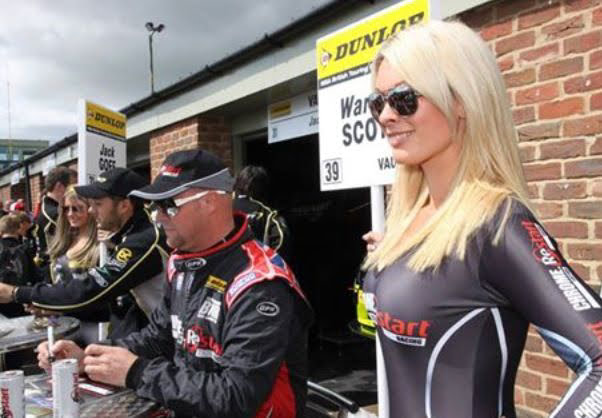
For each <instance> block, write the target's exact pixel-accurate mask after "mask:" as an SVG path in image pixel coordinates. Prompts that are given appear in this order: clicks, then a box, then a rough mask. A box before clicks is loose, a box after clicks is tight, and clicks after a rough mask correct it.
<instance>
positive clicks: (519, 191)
mask: <svg viewBox="0 0 602 418" xmlns="http://www.w3.org/2000/svg"><path fill="white" fill-rule="evenodd" d="M372 74H373V87H374V93H373V94H372V95H371V96H370V98H369V106H370V110H371V112H372V115H373V117H374V118H375V119H376V120H377V121H378V122H379V123H380V125H381V127H382V129H383V131H384V133H385V135H386V137H387V140H388V142H389V145H390V147H391V149H392V153H393V157H394V159H395V161H396V164H397V174H396V179H395V181H394V184H393V188H392V193H391V199H390V202H389V206H388V210H387V220H386V229H385V234H384V236H383V237H382V240H380V242H378V245H377V246H376V248H373V251H371V252H370V253H369V255H368V258H367V260H366V263H365V267H366V268H367V269H368V270H369V272H368V275H367V277H366V279H365V282H364V294H365V303H366V307H367V309H368V311H369V313H370V315H371V318H372V319H373V321H374V322H375V323H376V326H377V331H378V336H379V340H380V342H381V348H382V353H383V357H384V365H385V372H386V373H385V375H386V382H387V388H386V392H387V393H388V399H384V400H382V402H381V404H380V405H379V411H380V412H381V414H380V416H381V417H387V416H390V417H404V418H415V417H420V418H423V417H425V416H426V417H429V418H430V417H433V418H435V417H436V418H441V417H443V418H447V417H462V418H470V417H473V418H483V417H501V416H505V417H507V418H510V417H515V416H516V412H515V408H514V381H515V377H516V372H517V368H518V365H519V361H520V358H521V354H522V352H523V348H524V345H525V339H526V335H527V328H528V326H529V323H532V324H533V325H534V326H535V327H536V329H537V330H538V331H539V333H540V334H541V336H542V337H543V338H544V339H545V341H546V342H547V343H548V345H550V347H552V348H553V349H554V350H555V352H556V353H557V354H558V355H559V356H560V357H561V358H562V359H563V360H564V361H565V362H566V364H567V365H568V366H569V367H571V368H572V369H573V370H574V371H575V373H576V374H577V378H576V380H575V382H574V383H573V385H572V386H571V387H570V389H569V390H568V391H567V392H566V394H565V396H564V397H563V398H562V400H561V401H560V403H559V404H558V406H557V407H556V409H555V410H554V411H553V412H552V415H551V416H552V417H554V416H555V417H568V416H571V417H573V416H575V417H585V416H590V415H589V413H590V412H591V411H590V407H591V405H592V404H593V405H599V397H598V391H599V390H600V389H599V387H600V385H601V376H602V349H601V345H602V344H601V341H602V309H601V307H602V301H601V300H600V298H599V297H598V295H597V294H596V293H594V292H593V291H592V290H591V289H590V288H589V287H588V286H587V285H586V284H585V283H584V282H583V281H582V280H581V279H579V278H578V277H577V275H576V274H575V272H574V271H573V270H572V269H571V268H570V267H569V266H568V265H567V263H566V261H565V260H564V259H563V258H562V256H561V255H560V253H559V251H558V246H557V245H556V242H555V241H554V240H553V239H552V238H551V237H550V236H549V235H548V234H547V233H546V231H545V230H544V228H543V227H542V226H541V224H540V223H539V222H538V220H537V219H536V217H535V215H534V214H533V212H532V211H531V209H530V203H529V199H528V193H527V186H526V182H525V179H524V176H523V172H522V166H521V163H520V159H519V153H518V146H517V134H516V128H515V126H514V123H513V120H512V113H511V111H510V106H509V103H508V99H507V96H508V94H507V91H506V89H505V86H504V83H503V81H502V77H501V74H500V72H499V70H498V68H497V63H496V61H495V58H494V56H493V54H492V53H491V51H490V50H489V48H488V47H487V45H486V44H485V42H483V40H482V39H481V38H480V37H479V36H478V35H477V34H476V33H475V32H473V31H472V30H471V29H470V28H468V27H466V26H465V25H463V24H461V23H453V22H440V21H433V22H430V23H428V24H425V25H420V26H416V27H411V28H409V29H406V30H404V31H402V32H400V33H398V34H396V35H395V36H393V37H391V38H390V39H389V40H388V41H387V42H386V43H385V44H384V45H383V47H382V49H381V51H380V52H379V54H378V55H377V57H376V59H375V61H374V65H373V72H372ZM366 238H367V239H368V241H369V244H372V245H373V244H374V243H375V242H374V241H371V240H373V239H374V238H375V236H374V235H369V236H366ZM595 407H596V408H598V406H595ZM598 412H600V410H599V409H598V410H597V412H596V416H597V415H598ZM591 416H593V415H591Z"/></svg>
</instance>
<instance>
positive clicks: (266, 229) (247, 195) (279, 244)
mask: <svg viewBox="0 0 602 418" xmlns="http://www.w3.org/2000/svg"><path fill="white" fill-rule="evenodd" d="M269 185H270V181H269V177H268V173H267V172H266V171H265V169H264V168H263V167H258V166H253V165H248V166H246V167H245V168H243V169H242V170H241V171H240V173H238V176H236V181H235V183H234V193H235V197H236V198H235V199H234V209H235V210H238V211H241V212H244V213H245V214H247V216H248V217H249V225H250V226H251V229H252V231H253V234H255V237H256V238H257V239H258V240H260V241H261V242H263V243H264V244H267V245H268V246H270V247H271V248H273V249H274V250H276V251H278V253H279V254H280V255H282V256H283V257H284V258H285V259H286V260H288V261H290V256H291V254H290V232H289V229H288V226H287V224H286V221H285V220H284V218H283V217H282V216H281V215H280V214H279V213H278V211H276V210H274V209H272V208H271V207H269V206H268V205H267V200H268V195H269Z"/></svg>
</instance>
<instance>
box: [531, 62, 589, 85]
mask: <svg viewBox="0 0 602 418" xmlns="http://www.w3.org/2000/svg"><path fill="white" fill-rule="evenodd" d="M581 71H583V57H574V58H567V59H563V60H558V61H554V62H550V63H547V64H543V65H542V66H541V68H540V69H539V79H540V80H542V81H543V80H550V79H552V78H558V77H564V76H567V75H570V74H575V73H578V72H581Z"/></svg>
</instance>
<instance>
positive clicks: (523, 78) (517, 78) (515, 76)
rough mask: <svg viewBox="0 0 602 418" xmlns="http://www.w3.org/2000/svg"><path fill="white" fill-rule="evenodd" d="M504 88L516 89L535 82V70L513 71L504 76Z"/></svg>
mask: <svg viewBox="0 0 602 418" xmlns="http://www.w3.org/2000/svg"><path fill="white" fill-rule="evenodd" d="M504 81H505V83H506V87H518V86H524V85H525V84H531V83H533V82H534V81H535V69H534V68H527V69H525V70H520V71H514V72H511V73H505V74H504Z"/></svg>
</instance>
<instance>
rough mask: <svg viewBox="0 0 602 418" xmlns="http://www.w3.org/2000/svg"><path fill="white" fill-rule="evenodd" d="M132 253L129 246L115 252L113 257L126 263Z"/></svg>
mask: <svg viewBox="0 0 602 418" xmlns="http://www.w3.org/2000/svg"><path fill="white" fill-rule="evenodd" d="M133 255H134V254H133V253H132V250H130V249H129V248H122V249H121V250H119V251H118V252H117V255H116V256H115V258H116V259H117V261H119V262H121V263H127V262H128V261H130V259H131V258H132V256H133Z"/></svg>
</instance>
